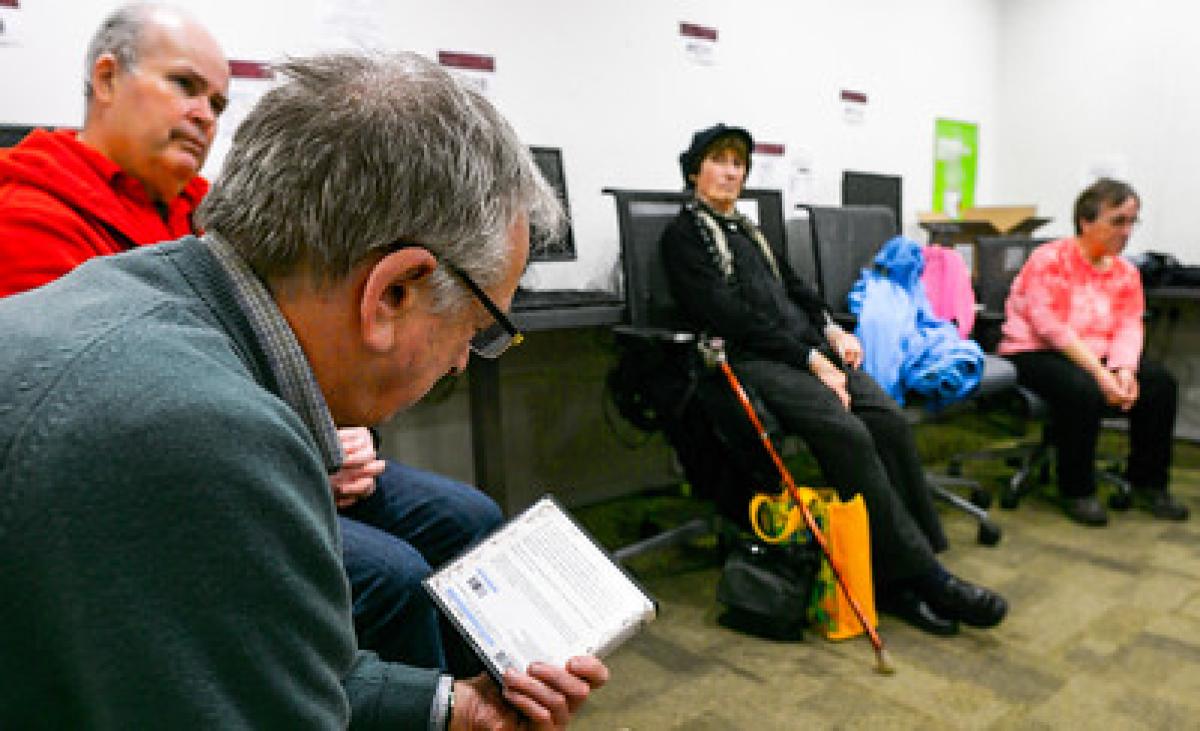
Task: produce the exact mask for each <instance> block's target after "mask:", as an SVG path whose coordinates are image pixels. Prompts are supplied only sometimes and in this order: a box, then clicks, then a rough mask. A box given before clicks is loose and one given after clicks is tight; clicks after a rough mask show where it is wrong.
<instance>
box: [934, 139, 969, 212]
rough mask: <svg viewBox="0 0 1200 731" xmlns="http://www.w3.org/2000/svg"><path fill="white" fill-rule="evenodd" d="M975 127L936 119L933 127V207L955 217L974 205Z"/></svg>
mask: <svg viewBox="0 0 1200 731" xmlns="http://www.w3.org/2000/svg"><path fill="white" fill-rule="evenodd" d="M978 162H979V126H978V125H977V124H975V123H974V122H959V121H957V120H953V119H938V120H936V121H935V123H934V128H933V210H935V211H939V212H941V213H945V214H946V215H947V216H950V217H951V218H958V215H959V213H960V212H961V211H962V210H963V209H964V208H971V207H972V206H974V205H975V169H976V166H977V164H978Z"/></svg>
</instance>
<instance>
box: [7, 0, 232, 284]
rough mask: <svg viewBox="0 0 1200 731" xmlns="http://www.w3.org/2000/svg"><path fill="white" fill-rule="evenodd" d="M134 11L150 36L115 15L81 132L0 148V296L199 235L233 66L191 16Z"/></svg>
mask: <svg viewBox="0 0 1200 731" xmlns="http://www.w3.org/2000/svg"><path fill="white" fill-rule="evenodd" d="M136 12H144V13H147V14H148V16H147V17H146V18H145V19H144V22H143V23H142V24H141V26H140V28H141V33H131V32H130V31H129V24H128V23H122V22H118V21H119V20H120V17H119V14H114V15H113V16H112V17H110V18H109V20H108V21H106V22H105V24H104V25H103V26H102V27H101V28H100V29H99V31H97V33H96V35H95V36H94V37H93V39H92V43H91V44H90V45H89V48H88V54H87V66H86V68H87V69H88V71H89V74H88V78H87V80H86V84H85V89H86V111H85V116H84V122H83V129H82V130H81V131H80V132H79V133H78V134H76V133H75V132H73V131H68V130H59V131H55V132H46V131H43V130H38V131H35V132H34V133H33V134H31V135H30V136H29V137H27V138H26V139H25V140H23V141H22V142H21V143H20V144H19V145H17V146H16V147H14V148H12V149H11V150H7V151H4V152H0V261H2V262H3V266H0V296H4V295H9V294H14V293H16V292H23V291H25V290H27V289H31V288H33V287H38V286H41V285H43V284H45V283H47V282H50V281H52V280H54V279H57V278H58V277H60V276H62V275H63V274H66V273H67V272H68V271H70V270H71V269H74V268H75V267H76V266H78V265H79V264H82V263H83V262H84V261H86V260H88V259H90V258H92V257H94V256H101V255H104V254H115V253H118V252H121V251H125V250H126V249H131V248H133V247H135V246H143V245H145V244H153V243H156V242H159V241H164V240H170V239H175V238H178V237H180V236H183V235H186V234H189V233H194V232H195V231H194V226H193V224H192V212H193V211H194V210H195V208H196V206H197V205H199V203H200V200H201V198H203V197H204V194H205V193H206V192H207V191H208V182H207V181H206V180H204V179H203V178H201V177H199V172H200V167H201V166H202V165H203V164H204V159H205V157H206V156H207V155H208V150H209V147H210V146H211V145H212V141H213V137H214V136H215V135H216V130H217V118H218V116H219V115H220V114H221V111H222V110H223V109H224V108H225V104H226V94H227V90H228V88H229V64H228V62H227V61H226V60H225V55H224V54H223V53H222V51H221V48H220V46H219V45H217V42H216V41H215V40H214V39H213V37H212V36H211V35H209V33H208V32H207V31H206V30H205V29H204V28H203V27H201V26H200V25H199V24H198V23H196V22H195V21H194V20H192V19H190V18H189V17H187V16H186V15H183V14H181V13H178V12H175V11H171V10H168V9H165V8H155V7H149V8H144V9H140V10H137V11H136ZM114 19H116V20H114Z"/></svg>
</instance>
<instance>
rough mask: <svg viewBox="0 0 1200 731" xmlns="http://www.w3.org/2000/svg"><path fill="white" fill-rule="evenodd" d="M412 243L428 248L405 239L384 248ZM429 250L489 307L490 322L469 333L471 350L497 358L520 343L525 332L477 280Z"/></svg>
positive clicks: (410, 244)
mask: <svg viewBox="0 0 1200 731" xmlns="http://www.w3.org/2000/svg"><path fill="white" fill-rule="evenodd" d="M413 247H419V248H422V249H425V250H426V251H429V249H428V248H427V247H425V246H422V245H421V244H414V243H410V242H407V241H397V242H396V243H394V244H391V245H390V246H388V247H386V248H385V251H388V252H392V251H397V250H399V249H408V248H413ZM429 253H430V254H433V258H434V259H437V260H438V262H439V263H440V264H442V265H443V266H445V267H446V268H447V269H449V270H450V272H451V273H452V274H454V276H456V277H458V278H459V279H460V280H462V283H463V284H465V285H467V289H469V290H471V294H473V295H475V299H477V300H479V302H480V304H482V305H483V307H484V309H486V310H487V311H488V314H489V315H491V316H492V324H491V325H488V326H487V327H485V328H484V329H482V330H480V331H479V332H477V333H475V335H474V336H472V337H471V352H473V353H475V354H476V355H478V356H479V357H481V358H488V359H493V358H499V357H500V356H501V355H503V354H504V351H506V350H508V349H509V348H511V347H512V346H514V345H520V344H521V341H522V340H524V339H525V336H524V335H523V334H521V331H520V330H518V329H517V326H516V325H514V324H513V323H512V320H510V319H508V315H505V314H504V312H503V311H502V310H501V309H500V308H499V307H497V306H496V303H495V302H493V301H492V298H491V297H488V296H487V293H486V292H484V291H483V288H482V287H480V286H479V285H478V284H476V283H475V280H474V279H471V277H470V276H469V275H468V274H467V273H466V272H464V271H463V270H462V269H459V268H458V267H457V266H455V265H454V264H451V263H450V262H448V261H446V260H445V259H443V258H442V257H440V256H438V255H437V254H436V253H435V252H433V251H429Z"/></svg>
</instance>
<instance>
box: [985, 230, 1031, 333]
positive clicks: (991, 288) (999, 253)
mask: <svg viewBox="0 0 1200 731" xmlns="http://www.w3.org/2000/svg"><path fill="white" fill-rule="evenodd" d="M1049 240H1050V239H1035V238H1030V237H1029V236H984V237H981V238H979V239H977V240H976V241H975V299H976V301H978V302H979V304H981V305H983V309H984V312H989V313H993V314H1003V312H1004V300H1005V299H1007V298H1008V290H1009V287H1011V286H1012V282H1013V279H1015V278H1016V276H1017V272H1019V271H1021V267H1022V266H1023V265H1024V264H1025V260H1026V259H1028V258H1029V255H1030V254H1031V253H1032V252H1033V250H1034V249H1036V248H1037V247H1038V246H1041V245H1042V244H1044V243H1046V242H1047V241H1049Z"/></svg>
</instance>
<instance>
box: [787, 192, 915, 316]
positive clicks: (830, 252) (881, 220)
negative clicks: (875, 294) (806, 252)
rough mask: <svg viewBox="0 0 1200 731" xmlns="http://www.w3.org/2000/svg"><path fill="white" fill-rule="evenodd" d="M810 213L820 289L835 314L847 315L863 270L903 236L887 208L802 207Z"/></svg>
mask: <svg viewBox="0 0 1200 731" xmlns="http://www.w3.org/2000/svg"><path fill="white" fill-rule="evenodd" d="M801 208H803V209H805V210H807V211H808V216H809V223H810V230H811V232H812V243H813V252H814V253H815V260H816V269H817V286H818V288H819V289H820V292H821V297H822V298H823V299H824V300H825V304H826V305H828V306H829V309H830V310H832V311H833V312H846V311H847V309H848V308H847V305H846V295H848V294H849V293H850V289H851V288H852V287H853V286H854V283H855V282H856V281H858V277H859V274H860V272H861V271H862V269H863V267H866V266H868V265H870V263H871V260H872V259H874V258H875V254H877V253H878V252H879V250H880V249H881V248H883V245H884V244H885V243H887V241H888V240H889V239H891V238H892V237H893V236H896V235H897V234H899V233H900V227H899V226H898V225H897V224H896V215H895V214H894V213H893V212H892V210H891V209H890V208H888V207H886V206H801Z"/></svg>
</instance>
